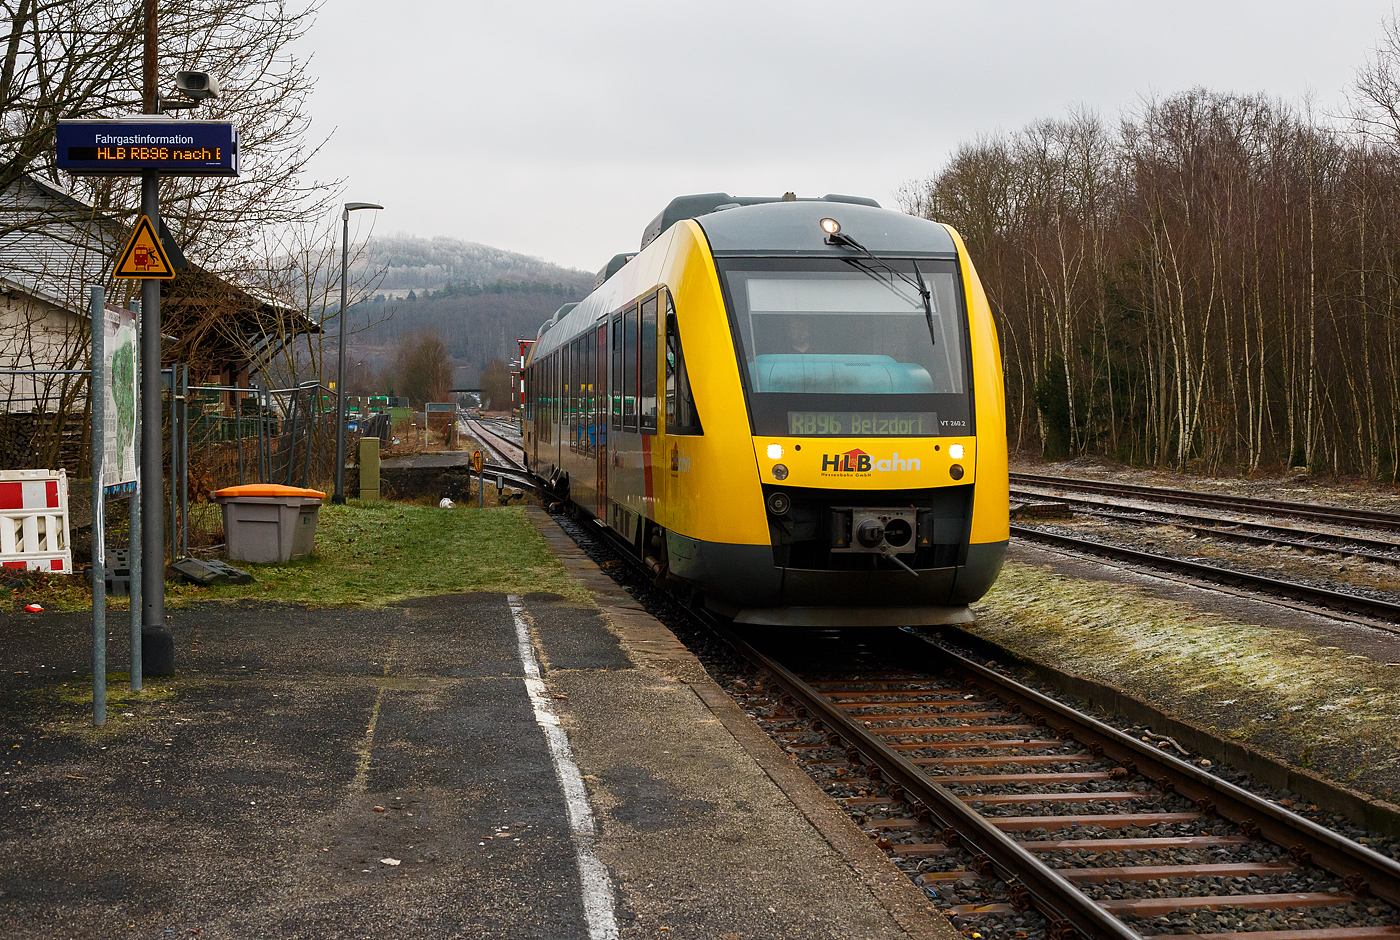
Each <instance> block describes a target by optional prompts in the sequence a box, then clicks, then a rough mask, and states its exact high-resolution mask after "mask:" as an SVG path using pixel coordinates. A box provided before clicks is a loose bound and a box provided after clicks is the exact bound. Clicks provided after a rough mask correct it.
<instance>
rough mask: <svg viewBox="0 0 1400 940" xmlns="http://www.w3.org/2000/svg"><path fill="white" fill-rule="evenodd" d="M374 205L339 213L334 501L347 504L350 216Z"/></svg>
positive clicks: (353, 205) (347, 207) (356, 205)
mask: <svg viewBox="0 0 1400 940" xmlns="http://www.w3.org/2000/svg"><path fill="white" fill-rule="evenodd" d="M383 208H384V207H383V206H379V205H375V204H374V203H372V202H347V203H346V204H345V208H344V209H343V210H342V211H341V213H340V221H341V225H342V228H341V233H340V355H339V356H338V357H337V359H336V364H335V493H333V494H332V495H331V502H333V503H335V504H336V505H344V504H345V318H346V316H347V315H348V314H349V312H350V311H349V307H350V286H349V282H348V281H347V268H348V267H349V258H350V213H352V212H354V211H355V210H356V209H383Z"/></svg>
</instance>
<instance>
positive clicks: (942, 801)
mask: <svg viewBox="0 0 1400 940" xmlns="http://www.w3.org/2000/svg"><path fill="white" fill-rule="evenodd" d="M705 619H706V620H707V621H709V622H710V625H711V627H712V628H713V629H715V630H716V631H717V632H718V633H719V634H720V635H721V636H723V637H724V638H725V639H726V640H727V641H728V642H729V643H730V644H732V645H733V646H734V648H735V649H736V650H738V651H739V652H740V653H741V654H742V655H744V656H746V657H748V658H749V659H750V660H751V661H752V662H753V663H754V664H755V665H757V666H759V667H760V668H761V669H763V670H765V671H766V672H768V673H769V674H770V675H771V676H773V679H774V681H775V682H776V683H777V684H778V685H779V686H781V687H782V688H783V690H784V691H785V692H787V694H789V695H790V696H792V697H793V698H794V699H797V700H799V701H800V702H801V703H802V705H803V707H805V708H806V709H807V710H808V711H809V712H811V713H813V714H815V715H819V716H820V718H821V721H822V722H823V723H825V724H826V725H828V726H829V727H831V728H832V729H833V730H835V731H836V733H837V734H839V735H840V736H841V737H842V738H843V739H845V740H846V741H847V742H849V743H850V745H851V747H853V748H854V749H855V750H856V751H858V752H859V753H860V754H861V755H862V756H863V757H864V758H865V759H866V761H867V762H868V763H870V764H871V765H872V766H874V767H876V768H878V769H879V771H880V773H881V775H882V776H884V777H886V778H887V779H888V780H890V781H891V782H892V783H894V784H896V785H898V786H900V787H903V788H904V791H905V793H906V794H908V795H910V796H912V797H914V798H915V799H916V800H917V801H918V803H919V804H920V805H921V806H922V808H923V809H924V810H925V811H926V812H927V813H928V814H929V815H931V816H932V817H934V818H936V819H937V820H938V821H939V823H941V824H942V825H943V826H944V827H945V828H947V829H952V830H953V831H954V832H956V833H957V834H958V837H959V838H960V839H961V840H962V841H964V842H965V843H967V844H968V845H969V846H970V847H972V848H973V849H974V850H975V851H976V852H978V853H980V854H982V855H985V856H986V857H987V858H989V859H990V860H991V861H992V864H993V865H994V866H996V867H997V868H998V869H1000V871H1001V872H1002V873H1003V874H1004V876H1005V878H1006V879H1007V880H1008V881H1010V882H1012V883H1014V884H1019V885H1021V886H1023V887H1024V888H1025V889H1026V891H1027V892H1028V893H1029V895H1030V898H1031V901H1032V903H1033V904H1034V906H1035V907H1036V908H1037V909H1038V910H1040V911H1041V913H1043V914H1045V915H1046V917H1048V918H1049V919H1050V920H1051V921H1052V923H1068V924H1069V925H1071V926H1073V927H1074V929H1076V930H1077V931H1079V933H1081V934H1082V935H1083V936H1085V937H1087V938H1089V940H1142V937H1141V935H1140V934H1138V933H1137V932H1136V931H1134V930H1132V929H1130V928H1129V927H1128V926H1127V925H1126V924H1124V923H1123V922H1122V921H1120V920H1119V919H1118V918H1116V917H1114V916H1113V915H1112V914H1110V913H1109V912H1108V911H1106V910H1104V908H1102V907H1100V906H1099V905H1098V904H1097V903H1095V902H1094V901H1093V900H1092V899H1090V898H1089V897H1087V896H1086V895H1084V894H1083V893H1082V892H1080V891H1079V890H1078V889H1077V888H1075V886H1074V885H1073V883H1071V882H1070V881H1069V880H1067V879H1066V878H1064V877H1063V876H1061V875H1059V874H1057V873H1056V872H1055V870H1054V869H1053V868H1050V867H1049V866H1048V865H1046V864H1045V863H1044V862H1042V861H1040V860H1039V859H1038V858H1036V857H1035V856H1034V855H1032V854H1031V853H1030V852H1028V851H1026V850H1025V849H1024V848H1022V847H1021V846H1020V845H1019V844H1018V843H1017V842H1016V841H1015V840H1014V839H1012V838H1010V837H1009V836H1007V835H1006V834H1005V833H1003V832H1001V830H999V829H997V828H996V827H995V826H993V825H992V824H991V823H990V822H988V821H987V820H986V819H985V818H983V817H982V816H981V815H980V814H978V813H977V811H976V810H974V809H972V808H971V807H969V806H968V805H967V804H966V803H964V802H963V801H962V800H961V799H959V798H958V797H957V796H955V795H954V794H953V793H951V792H949V791H948V790H947V789H946V788H945V787H942V786H940V785H939V784H937V783H935V782H934V780H933V778H931V777H929V776H928V775H927V774H925V773H924V772H923V771H921V770H920V769H919V767H918V766H917V765H916V764H913V763H911V762H910V761H908V760H907V759H905V758H904V757H902V756H901V755H900V754H899V753H898V752H897V751H895V750H894V749H892V748H891V747H890V746H889V745H887V744H885V743H884V742H883V741H881V740H880V739H879V738H877V737H875V736H874V735H872V734H870V733H869V732H868V731H867V730H866V729H865V728H863V727H861V726H860V725H859V724H857V723H856V722H855V721H854V720H852V719H851V718H849V717H847V716H846V714H845V713H844V712H842V711H841V710H840V709H839V708H836V707H835V706H834V705H833V704H832V703H831V701H830V700H829V699H827V698H826V697H825V696H823V695H822V694H821V693H820V692H818V691H817V690H815V689H813V688H812V687H811V686H809V685H808V684H807V683H806V682H804V681H803V680H802V679H801V678H799V677H798V676H797V675H796V674H794V673H793V672H791V671H790V670H788V669H787V668H786V667H785V666H783V665H782V664H780V663H779V662H777V661H776V660H774V659H772V658H771V657H769V656H767V655H766V654H764V653H762V652H760V651H758V650H757V649H755V648H754V647H752V646H750V645H749V644H748V643H747V642H745V641H744V640H743V639H741V638H740V637H738V636H737V635H735V634H734V632H733V631H731V630H730V629H729V628H728V627H726V626H724V625H723V624H722V623H720V622H718V621H716V620H713V619H711V618H705ZM915 812H916V813H917V812H918V808H917V807H916V809H915Z"/></svg>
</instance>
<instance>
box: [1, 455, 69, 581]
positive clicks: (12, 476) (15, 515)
mask: <svg viewBox="0 0 1400 940" xmlns="http://www.w3.org/2000/svg"><path fill="white" fill-rule="evenodd" d="M0 567H4V568H27V569H29V570H31V571H60V572H63V573H64V574H71V573H72V571H73V550H72V548H71V547H70V546H69V544H68V474H67V473H66V472H65V471H63V470H0Z"/></svg>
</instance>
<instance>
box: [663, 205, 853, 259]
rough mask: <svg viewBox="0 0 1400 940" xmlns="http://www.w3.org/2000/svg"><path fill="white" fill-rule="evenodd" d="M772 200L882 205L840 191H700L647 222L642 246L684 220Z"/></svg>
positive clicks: (668, 207)
mask: <svg viewBox="0 0 1400 940" xmlns="http://www.w3.org/2000/svg"><path fill="white" fill-rule="evenodd" d="M770 202H844V203H848V204H851V205H860V206H872V207H874V208H876V209H878V208H880V204H879V203H878V202H876V201H875V200H874V199H870V198H867V197H865V196H842V195H840V194H838V193H827V194H826V195H825V196H816V197H811V196H807V197H798V196H796V195H794V194H793V193H785V194H784V195H782V196H731V195H729V194H728V193H697V194H695V195H692V196H677V197H676V198H675V199H672V200H671V201H670V202H669V203H668V204H667V205H666V208H664V209H662V210H661V211H660V212H659V213H657V216H656V218H654V219H652V220H651V222H650V224H648V225H647V227H646V231H644V232H642V247H643V248H645V247H646V246H647V245H650V244H651V243H652V242H653V241H654V240H655V239H656V238H657V237H658V236H660V235H661V233H662V232H664V231H666V230H667V229H668V228H670V227H671V226H673V225H675V224H676V223H677V222H679V221H680V220H681V219H698V218H700V216H702V215H709V214H710V213H711V212H718V211H721V210H724V209H733V208H737V207H741V206H757V205H762V204H764V203H770Z"/></svg>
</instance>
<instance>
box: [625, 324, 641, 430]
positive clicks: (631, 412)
mask: <svg viewBox="0 0 1400 940" xmlns="http://www.w3.org/2000/svg"><path fill="white" fill-rule="evenodd" d="M622 428H623V430H625V431H635V430H637V308H636V307H628V308H627V311H626V312H625V313H623V315H622Z"/></svg>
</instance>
